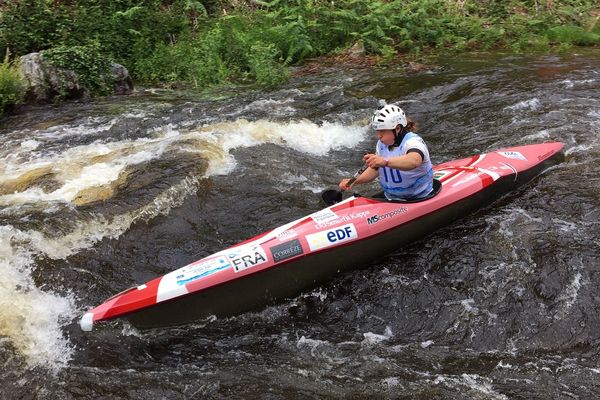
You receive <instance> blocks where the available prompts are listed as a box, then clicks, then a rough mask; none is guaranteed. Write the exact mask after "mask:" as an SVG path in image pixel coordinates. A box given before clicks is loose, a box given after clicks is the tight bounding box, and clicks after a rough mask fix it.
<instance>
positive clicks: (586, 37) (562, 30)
mask: <svg viewBox="0 0 600 400" xmlns="http://www.w3.org/2000/svg"><path fill="white" fill-rule="evenodd" d="M548 39H550V40H551V41H553V42H558V43H565V44H575V45H578V46H593V45H595V44H600V34H597V33H594V32H587V31H585V30H584V29H583V28H581V27H579V26H572V25H570V26H569V25H567V26H556V27H554V28H552V29H550V30H549V31H548Z"/></svg>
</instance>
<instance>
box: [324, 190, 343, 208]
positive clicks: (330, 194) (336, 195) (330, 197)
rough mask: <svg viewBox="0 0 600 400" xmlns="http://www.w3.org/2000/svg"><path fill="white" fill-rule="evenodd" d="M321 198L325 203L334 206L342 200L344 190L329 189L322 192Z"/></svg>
mask: <svg viewBox="0 0 600 400" xmlns="http://www.w3.org/2000/svg"><path fill="white" fill-rule="evenodd" d="M321 198H322V199H323V202H324V203H325V204H327V205H328V206H332V205H334V204H335V203H339V202H340V201H342V192H341V191H339V190H335V189H328V190H325V191H323V193H321Z"/></svg>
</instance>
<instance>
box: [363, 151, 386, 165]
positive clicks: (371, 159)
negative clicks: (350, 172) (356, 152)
mask: <svg viewBox="0 0 600 400" xmlns="http://www.w3.org/2000/svg"><path fill="white" fill-rule="evenodd" d="M363 160H365V163H366V164H367V165H368V166H369V168H379V167H385V165H386V162H385V159H384V158H383V157H381V156H378V155H376V154H365V155H364V157H363Z"/></svg>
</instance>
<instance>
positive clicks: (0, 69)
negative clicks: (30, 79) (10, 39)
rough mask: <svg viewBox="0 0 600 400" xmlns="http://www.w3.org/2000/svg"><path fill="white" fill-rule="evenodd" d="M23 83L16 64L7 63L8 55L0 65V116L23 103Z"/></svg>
mask: <svg viewBox="0 0 600 400" xmlns="http://www.w3.org/2000/svg"><path fill="white" fill-rule="evenodd" d="M24 89H25V82H23V78H22V77H21V71H20V67H19V65H18V63H17V62H12V63H11V62H9V60H8V53H7V54H6V57H5V58H4V61H3V62H2V63H1V64H0V116H2V114H4V112H5V111H7V110H9V109H10V108H12V107H13V106H15V105H18V104H20V103H21V102H22V101H23V95H24Z"/></svg>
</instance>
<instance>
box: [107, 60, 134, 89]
mask: <svg viewBox="0 0 600 400" xmlns="http://www.w3.org/2000/svg"><path fill="white" fill-rule="evenodd" d="M110 72H111V77H110V79H111V80H112V81H113V93H114V94H129V93H131V92H132V91H133V80H132V79H131V76H129V71H127V68H125V67H124V66H122V65H121V64H115V63H113V64H112V65H111V66H110Z"/></svg>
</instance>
